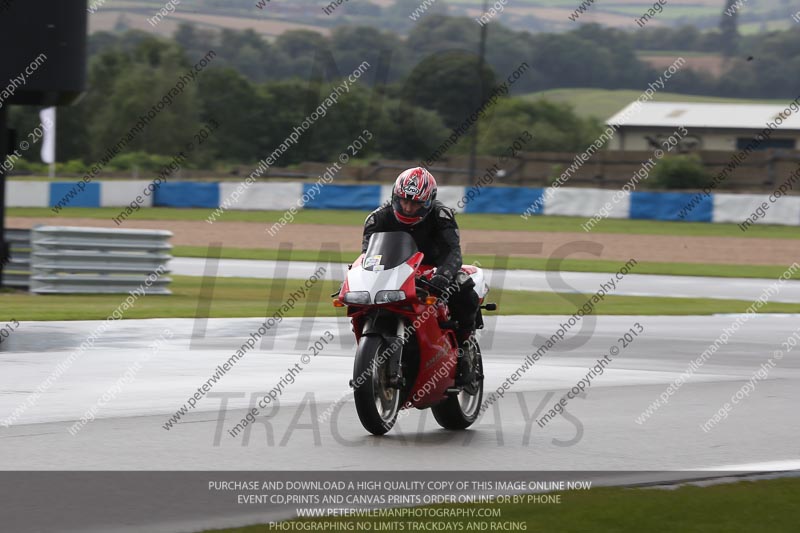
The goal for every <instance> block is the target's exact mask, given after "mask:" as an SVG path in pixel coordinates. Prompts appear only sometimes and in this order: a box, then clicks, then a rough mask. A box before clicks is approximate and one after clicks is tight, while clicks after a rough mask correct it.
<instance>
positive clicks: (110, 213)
mask: <svg viewBox="0 0 800 533" xmlns="http://www.w3.org/2000/svg"><path fill="white" fill-rule="evenodd" d="M119 211H120V208H119V207H100V208H88V207H87V208H84V207H76V208H67V209H62V210H61V212H60V213H59V214H58V215H56V214H55V213H53V212H52V211H51V210H50V209H49V208H45V207H13V208H10V209H8V210H7V213H8V216H10V217H50V218H58V217H65V218H105V219H109V220H111V218H112V217H115V216H117V215H118V214H119ZM212 211H213V210H211V209H174V208H166V207H151V208H142V209H140V210H139V211H137V212H136V213H134V214H133V215H131V217H130V219H129V220H130V221H136V220H200V221H204V220H206V218H207V217H208V216H209V215H210V214H211V212H212ZM284 214H285V212H284V211H233V210H232V211H226V212H225V213H224V214H222V216H220V217H219V219H218V221H219V222H256V223H262V224H264V225H265V226H266V225H270V226H271V225H272V224H274V223H275V222H277V221H278V220H279V219H280V218H281V217H282V216H284ZM366 215H367V212H366V211H347V210H318V209H305V210H301V211H300V212H299V213H298V214H297V215H296V216H295V220H294V223H295V224H325V225H342V226H361V225H362V224H363V223H364V218H365V217H366ZM743 216H744V215H743ZM457 218H458V224H459V226H460V227H461V228H463V229H474V230H494V231H545V232H576V233H585V232H584V231H583V230H582V229H581V224H583V223H584V222H586V220H587V219H586V218H583V217H558V216H533V217H531V218H529V219H528V220H524V219H523V218H522V217H520V216H519V215H492V214H459V215H458V217H457ZM597 233H624V234H630V235H678V236H694V237H742V238H745V239H752V238H770V239H800V231H798V228H797V227H796V226H776V225H761V224H759V225H757V226H752V227H750V228H749V229H748V230H747V231H746V232H742V231H741V230H740V229H739V228H738V226H737V225H736V224H711V223H704V222H666V221H661V220H628V219H616V218H609V219H605V220H603V221H602V222H600V223H598V225H597V226H596V230H595V231H593V232H592V234H597ZM276 238H278V239H280V234H278V236H277V237H276Z"/></svg>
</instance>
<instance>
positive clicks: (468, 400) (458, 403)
mask: <svg viewBox="0 0 800 533" xmlns="http://www.w3.org/2000/svg"><path fill="white" fill-rule="evenodd" d="M471 342H473V343H474V345H475V350H474V352H473V351H472V350H470V352H472V353H470V354H469V355H470V357H471V358H472V364H473V367H472V368H473V369H474V370H475V373H476V374H477V375H479V376H480V378H479V379H478V380H477V383H476V386H474V387H471V388H472V389H473V391H474V394H471V393H469V392H467V391H466V390H462V391H461V392H460V393H458V394H457V395H456V396H450V397H448V398H447V399H446V400H444V401H442V402H441V403H438V404H436V405H434V406H433V407H432V408H431V411H433V417H434V418H435V419H436V422H438V423H439V425H440V426H442V427H443V428H445V429H453V430H461V429H467V428H468V427H470V426H471V425H472V424H473V423H475V421H476V420H477V419H478V416H479V415H480V407H481V400H482V399H483V361H482V359H481V348H480V346H478V342H477V341H476V340H474V339H472V341H471Z"/></svg>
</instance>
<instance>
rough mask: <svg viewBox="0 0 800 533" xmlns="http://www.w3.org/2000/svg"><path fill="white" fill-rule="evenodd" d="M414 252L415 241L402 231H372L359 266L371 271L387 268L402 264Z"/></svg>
mask: <svg viewBox="0 0 800 533" xmlns="http://www.w3.org/2000/svg"><path fill="white" fill-rule="evenodd" d="M415 253H417V243H415V242H414V238H413V237H412V236H411V235H409V234H408V233H406V232H404V231H389V232H385V233H373V234H372V235H371V236H370V238H369V246H367V253H366V254H365V255H364V261H363V262H362V263H361V266H362V267H363V268H364V270H369V271H372V272H378V271H381V270H389V269H391V268H395V267H396V266H399V265H402V264H403V263H405V262H406V261H408V260H409V258H411V256H412V255H414V254H415Z"/></svg>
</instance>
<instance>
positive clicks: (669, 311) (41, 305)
mask: <svg viewBox="0 0 800 533" xmlns="http://www.w3.org/2000/svg"><path fill="white" fill-rule="evenodd" d="M202 281H203V278H201V277H190V276H174V277H173V282H172V291H173V294H172V295H171V296H145V297H141V298H139V299H138V300H137V301H136V303H135V304H134V306H133V307H132V308H131V309H129V310H127V311H125V313H124V317H125V318H194V317H195V316H197V314H198V309H199V304H200V302H201V284H202ZM302 283H303V281H302V280H286V281H285V284H284V285H283V288H282V289H281V280H279V281H274V280H270V279H252V278H218V279H217V281H216V285H215V290H214V294H213V296H212V297H211V306H210V311H209V316H210V317H213V318H230V317H259V316H267V314H269V315H272V314H274V313H275V312H276V311H277V310H278V309H279V308H280V307H281V306H282V305H283V304H284V302H285V301H286V299H287V298H288V294H289V293H290V292H292V291H296V290H297V289H298V288H299V287H300V286H301V284H302ZM276 286H277V288H276ZM338 288H339V284H338V283H336V282H332V281H325V282H322V283H319V284H317V285H315V287H314V290H315V293H314V294H312V295H311V296H309V298H307V299H305V300H302V301H300V302H299V304H298V305H297V306H296V307H295V308H294V310H292V311H290V312H289V313H287V314H286V316H304V314H305V313H306V312H308V313H310V315H311V316H328V317H330V316H344V311H342V310H338V309H335V308H334V307H333V306H332V305H331V303H330V302H331V299H330V298H329V295H330V294H331V293H333V292H334V291H335V290H337V289H338ZM124 299H125V297H124V295H119V294H112V295H35V294H29V293H22V292H6V293H2V294H0V307H2V309H3V311H4V314H6V316H8V317H11V318H13V319H16V320H75V319H80V320H104V319H106V318H107V317H108V316H109V315H111V313H113V312H114V310H115V309H117V307H118V306H120V304H121V303H122V301H123V300H124ZM489 299H490V301H495V302H497V303H498V304H499V305H500V310H499V311H498V312H499V314H501V315H571V314H573V313H575V311H576V310H577V308H578V307H580V306H581V305H583V303H584V302H585V301H586V300H587V299H588V296H587V295H578V294H564V293H559V294H557V293H552V292H533V291H503V290H499V289H493V290H492V292H491V293H490V298H489ZM751 303H752V302H749V301H745V300H714V299H707V298H663V297H647V296H606V298H605V300H604V301H602V302H600V304H598V305H597V307H596V311H595V312H596V314H602V315H710V314H715V313H741V312H743V311H744V310H745V309H746V308H747V307H748V306H749V305H750V304H751ZM761 312H762V313H800V303H797V304H794V303H772V302H770V303H768V304H767V305H765V306H763V307H762V308H761Z"/></svg>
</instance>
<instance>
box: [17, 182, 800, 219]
mask: <svg viewBox="0 0 800 533" xmlns="http://www.w3.org/2000/svg"><path fill="white" fill-rule="evenodd" d="M131 183H135V185H131ZM143 183H144V184H146V183H147V182H142V181H141V180H137V181H135V182H120V181H114V182H104V181H100V182H97V183H91V184H89V185H92V186H93V187H92V188H91V189H90V188H89V187H88V186H87V189H86V191H85V192H84V193H83V194H82V195H79V196H77V197H75V198H74V199H73V201H72V202H71V203H70V206H72V207H76V206H90V207H98V206H100V205H102V206H107V207H111V206H116V207H124V206H125V205H127V204H128V203H130V202H131V201H133V199H134V198H135V195H133V192H135V191H137V190H141V189H142V188H143V187H142V184H143ZM72 185H74V184H71V183H47V182H23V181H9V182H8V196H7V202H8V206H9V207H45V206H48V205H53V199H55V201H58V200H60V199H61V197H62V196H63V194H64V193H66V192H67V191H68V190H69V189H70V187H71V186H72ZM239 185H240V182H225V183H222V184H220V183H208V182H180V183H165V184H162V185H161V187H160V188H159V189H157V190H156V192H155V198H154V202H153V205H155V206H159V207H199V208H208V209H216V208H217V207H221V206H222V205H224V204H225V203H226V202H227V201H228V197H229V196H230V194H231V193H232V192H233V191H235V190H236V188H237V187H239ZM315 187H316V185H315V184H310V183H307V182H306V183H300V182H271V183H254V184H252V185H250V186H249V187H248V188H246V189H244V190H243V192H242V193H241V195H240V197H239V199H238V200H237V201H235V202H231V203H229V205H225V208H226V209H270V210H275V211H284V210H287V209H290V208H292V207H297V206H298V205H302V204H303V198H304V195H305V198H306V199H308V202H307V203H306V204H305V208H306V209H353V210H362V211H368V210H371V209H374V208H376V207H378V206H379V205H381V203H382V200H384V201H385V200H386V199H388V195H389V193H390V187H389V186H387V185H340V184H329V185H324V186H320V187H319V189H316V188H315ZM107 188H117V189H114V191H111V190H106V189H107ZM441 189H442V190H441V194H440V195H439V197H440V199H442V200H443V201H444V202H445V204H446V205H449V206H450V207H452V208H454V209H456V210H457V211H459V212H461V211H463V212H466V213H507V214H523V213H527V214H531V213H534V214H536V215H562V216H578V217H587V218H590V217H592V216H594V215H595V214H597V212H598V209H599V208H601V207H603V206H605V205H606V203H607V202H610V201H611V198H613V197H614V195H615V194H617V193H618V192H619V191H618V190H606V189H590V188H573V187H563V188H560V189H556V190H555V193H554V194H552V195H550V196H549V198H548V195H547V194H546V191H547V189H543V188H538V187H537V188H533V187H503V186H487V187H480V188H477V189H474V188H472V187H464V186H443V187H442V188H441ZM123 190H124V191H129V193H127V194H124V193H123ZM543 196H544V199H543ZM695 196H696V195H695V193H684V192H649V191H646V192H633V193H631V194H630V195H629V196H624V197H622V198H618V202H617V203H616V204H613V205H612V208H611V209H610V210H609V212H610V215H609V216H610V217H611V218H631V219H649V220H683V221H687V222H737V223H738V222H741V221H743V220H744V219H745V218H747V216H749V215H750V213H751V212H752V210H753V209H754V208H755V207H756V206H758V205H760V204H761V203H762V202H764V201H768V196H769V195H768V194H763V195H744V194H712V195H711V196H701V197H700V200H699V202H697V204H696V205H694V207H693V208H691V209H685V207H686V206H688V205H690V203H691V202H692V200H693V199H694V198H695ZM464 198H466V201H464V202H461V203H462V204H464V206H463V207H461V206H460V205H459V202H460V201H461V200H462V199H464ZM126 200H127V201H126ZM682 211H683V214H684V216H683V218H681V216H680V214H681V212H682ZM757 223H759V224H781V225H788V226H798V225H800V197H798V196H796V195H795V196H785V197H782V198H780V199H779V200H778V201H776V202H774V203H771V204H770V209H769V210H768V215H767V216H765V217H764V218H762V219H760V220H759V221H758V222H757Z"/></svg>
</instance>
